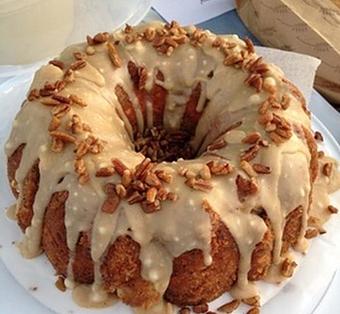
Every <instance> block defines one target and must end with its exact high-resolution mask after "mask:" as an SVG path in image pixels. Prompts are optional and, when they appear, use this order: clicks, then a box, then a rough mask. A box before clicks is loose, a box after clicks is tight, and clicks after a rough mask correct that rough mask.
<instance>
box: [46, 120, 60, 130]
mask: <svg viewBox="0 0 340 314" xmlns="http://www.w3.org/2000/svg"><path fill="white" fill-rule="evenodd" d="M60 124H61V121H60V119H59V118H58V117H56V116H52V119H51V121H50V124H49V126H48V130H49V131H55V130H56V129H58V128H59V126H60Z"/></svg>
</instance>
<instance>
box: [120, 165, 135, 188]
mask: <svg viewBox="0 0 340 314" xmlns="http://www.w3.org/2000/svg"><path fill="white" fill-rule="evenodd" d="M117 172H118V171H117ZM132 179H133V178H132V173H131V171H130V170H129V169H125V170H124V171H123V175H122V184H123V185H124V186H125V188H126V187H127V186H129V184H130V183H131V182H132Z"/></svg>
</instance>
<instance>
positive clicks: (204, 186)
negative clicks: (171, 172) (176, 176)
mask: <svg viewBox="0 0 340 314" xmlns="http://www.w3.org/2000/svg"><path fill="white" fill-rule="evenodd" d="M185 184H186V185H187V186H189V187H191V188H192V189H194V190H198V191H202V192H209V191H210V190H211V189H212V188H213V186H212V183H211V182H210V181H209V180H204V179H201V178H189V179H187V180H186V181H185Z"/></svg>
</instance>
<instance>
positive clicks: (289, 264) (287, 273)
mask: <svg viewBox="0 0 340 314" xmlns="http://www.w3.org/2000/svg"><path fill="white" fill-rule="evenodd" d="M296 266H297V264H296V263H295V262H294V261H293V260H291V259H289V258H286V259H285V260H284V261H283V262H282V265H281V275H282V276H284V277H287V278H289V277H292V276H293V273H294V269H295V268H296Z"/></svg>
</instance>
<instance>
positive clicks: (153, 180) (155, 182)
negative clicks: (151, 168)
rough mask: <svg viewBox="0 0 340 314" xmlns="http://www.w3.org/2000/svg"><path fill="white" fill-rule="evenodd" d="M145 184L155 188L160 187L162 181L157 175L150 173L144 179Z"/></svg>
mask: <svg viewBox="0 0 340 314" xmlns="http://www.w3.org/2000/svg"><path fill="white" fill-rule="evenodd" d="M144 181H145V183H146V184H148V185H150V186H154V187H160V186H161V181H160V180H159V179H158V177H157V175H156V174H155V173H153V172H148V173H147V174H146V176H145V179H144Z"/></svg>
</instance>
